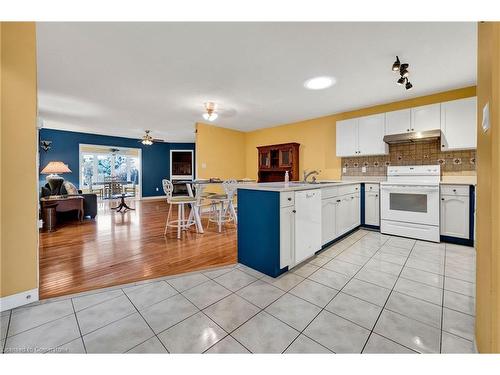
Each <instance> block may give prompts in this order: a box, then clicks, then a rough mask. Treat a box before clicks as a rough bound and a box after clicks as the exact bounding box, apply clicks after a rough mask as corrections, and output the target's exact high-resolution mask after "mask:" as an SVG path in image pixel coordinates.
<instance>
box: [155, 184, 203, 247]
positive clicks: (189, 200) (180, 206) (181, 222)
mask: <svg viewBox="0 0 500 375" xmlns="http://www.w3.org/2000/svg"><path fill="white" fill-rule="evenodd" d="M162 185H163V192H164V193H165V195H166V196H167V202H168V204H169V208H168V216H167V222H166V223H165V230H164V231H163V235H166V234H167V229H168V228H169V227H172V228H177V238H178V239H180V238H181V230H187V229H189V227H190V226H191V225H193V224H196V222H195V221H194V220H193V219H192V218H191V217H188V218H187V219H186V218H185V214H184V205H185V204H194V203H196V198H194V197H174V196H172V192H173V191H174V185H172V182H170V181H169V180H166V179H164V180H162ZM174 204H175V205H177V220H170V215H171V213H172V206H173V205H174Z"/></svg>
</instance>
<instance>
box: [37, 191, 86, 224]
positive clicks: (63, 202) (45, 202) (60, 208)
mask: <svg viewBox="0 0 500 375" xmlns="http://www.w3.org/2000/svg"><path fill="white" fill-rule="evenodd" d="M83 200H84V198H83V197H82V196H80V195H70V196H64V195H54V196H50V197H44V198H41V199H40V202H41V205H42V211H43V210H44V209H45V207H47V206H51V205H54V203H56V204H57V206H56V212H67V211H75V210H76V211H78V220H79V221H80V222H82V221H83V217H84V212H83Z"/></svg>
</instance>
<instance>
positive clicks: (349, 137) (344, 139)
mask: <svg viewBox="0 0 500 375" xmlns="http://www.w3.org/2000/svg"><path fill="white" fill-rule="evenodd" d="M336 138H337V156H356V155H357V154H358V152H357V151H358V119H351V120H343V121H337V133H336Z"/></svg>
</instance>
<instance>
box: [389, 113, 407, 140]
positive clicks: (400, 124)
mask: <svg viewBox="0 0 500 375" xmlns="http://www.w3.org/2000/svg"><path fill="white" fill-rule="evenodd" d="M409 131H411V109H402V110H400V111H392V112H387V113H386V114H385V134H387V135H390V134H401V133H406V132H409Z"/></svg>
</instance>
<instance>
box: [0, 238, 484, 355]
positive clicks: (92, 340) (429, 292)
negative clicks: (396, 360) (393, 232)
mask: <svg viewBox="0 0 500 375" xmlns="http://www.w3.org/2000/svg"><path fill="white" fill-rule="evenodd" d="M474 280H475V250H474V249H472V248H468V247H463V246H457V245H449V244H447V245H445V244H433V243H428V242H423V241H415V240H410V239H405V238H399V237H391V236H385V235H381V234H379V233H376V232H370V231H366V230H358V231H357V232H355V233H353V234H351V235H350V236H349V237H347V238H345V239H343V240H342V241H340V242H338V243H336V244H335V245H333V246H331V247H330V248H328V249H327V250H325V251H323V252H322V253H321V254H319V255H318V256H316V257H315V258H314V259H311V260H309V261H308V262H307V263H305V264H303V265H301V266H300V267H296V268H295V269H293V270H292V271H291V272H288V273H287V274H285V275H283V276H282V277H280V278H277V279H273V278H270V277H267V276H265V275H263V274H260V273H259V272H256V271H255V270H252V269H250V268H248V267H245V266H243V265H239V264H238V265H235V266H232V267H226V268H222V269H215V270H214V269H213V270H208V271H206V272H197V273H191V274H188V275H183V276H182V275H180V276H177V277H168V278H163V279H159V280H154V281H148V282H142V283H137V284H134V285H125V286H120V287H115V288H109V289H107V290H104V291H93V292H88V293H83V294H80V295H75V296H68V297H61V298H57V299H54V300H49V301H43V302H39V303H35V304H32V305H30V306H26V307H21V308H17V309H14V310H13V311H6V312H2V314H1V331H0V332H1V337H0V344H1V347H2V349H3V352H5V353H13V352H14V353H16V352H21V353H26V352H28V353H31V352H37V353H39V352H51V353H53V352H55V353H85V352H87V353H116V352H118V353H124V352H130V353H168V352H170V353H249V352H252V353H332V352H334V353H415V352H420V353H439V352H441V353H457V352H458V353H471V352H474V345H473V342H472V340H473V337H474V319H475V318H474V311H475V309H474V302H475V284H473V282H474Z"/></svg>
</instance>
